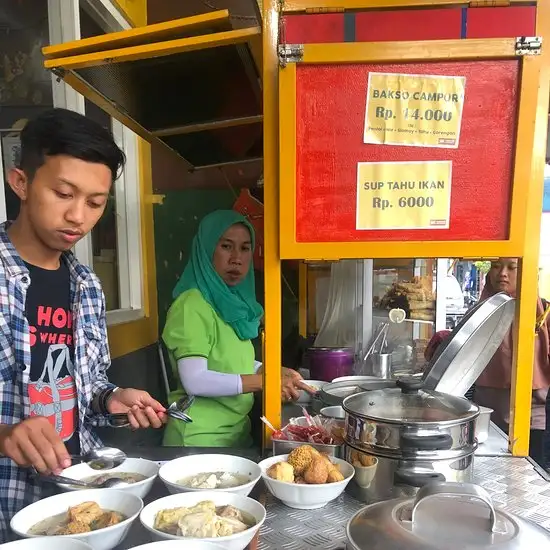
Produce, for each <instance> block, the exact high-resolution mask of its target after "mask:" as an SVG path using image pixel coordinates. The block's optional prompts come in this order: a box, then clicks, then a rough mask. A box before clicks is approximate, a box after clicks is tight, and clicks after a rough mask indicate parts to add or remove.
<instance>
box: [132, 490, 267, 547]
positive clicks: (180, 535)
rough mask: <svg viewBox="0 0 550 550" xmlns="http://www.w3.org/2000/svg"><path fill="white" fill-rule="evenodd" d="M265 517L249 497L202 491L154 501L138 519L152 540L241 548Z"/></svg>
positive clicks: (245, 545)
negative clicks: (204, 543) (203, 543)
mask: <svg viewBox="0 0 550 550" xmlns="http://www.w3.org/2000/svg"><path fill="white" fill-rule="evenodd" d="M265 517H266V510H265V508H264V507H263V506H262V505H261V504H260V503H259V502H257V501H256V500H254V499H252V498H250V497H244V496H242V495H237V494H235V493H228V492H221V491H217V492H211V491H204V492H194V493H178V494H173V495H170V496H167V497H164V498H160V499H158V500H155V501H154V502H152V503H151V504H148V505H147V506H146V507H145V508H144V509H143V511H142V512H141V514H140V521H141V524H142V525H143V527H144V528H145V529H146V530H147V531H149V535H150V536H151V538H152V539H153V540H154V541H155V540H156V541H162V540H176V541H178V542H179V543H180V545H181V548H186V547H187V548H190V549H191V548H193V544H194V543H195V542H199V541H200V542H207V543H213V544H219V545H220V546H221V547H222V548H225V550H244V549H245V548H246V547H247V546H248V545H249V544H250V542H251V541H252V539H253V538H254V536H255V535H256V533H257V532H258V531H259V530H260V528H261V526H262V525H263V523H264V521H265Z"/></svg>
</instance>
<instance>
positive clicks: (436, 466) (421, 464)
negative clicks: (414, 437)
mask: <svg viewBox="0 0 550 550" xmlns="http://www.w3.org/2000/svg"><path fill="white" fill-rule="evenodd" d="M343 453H344V458H345V460H346V461H347V462H349V463H350V464H353V465H354V467H355V476H354V478H353V480H352V481H351V483H350V485H348V488H349V490H348V492H349V493H350V494H351V495H352V496H353V497H355V498H356V499H357V500H359V501H361V502H366V503H369V504H370V503H372V502H379V501H381V500H388V499H392V498H406V497H413V496H414V495H415V494H416V493H417V491H418V490H419V488H421V487H424V486H425V485H427V484H429V483H433V482H435V481H450V482H460V483H470V482H472V481H473V474H474V453H473V452H472V453H468V454H465V455H464V456H462V457H461V458H451V459H440V460H419V459H414V460H406V459H401V458H388V457H384V456H380V455H378V456H375V455H372V454H370V453H365V452H363V451H360V450H358V449H354V448H353V447H351V446H350V445H345V447H344V450H343ZM366 457H367V458H366ZM368 457H370V460H371V462H373V464H372V465H368V466H364V465H363V462H364V463H366V464H368V463H369V458H368ZM365 458H366V460H365Z"/></svg>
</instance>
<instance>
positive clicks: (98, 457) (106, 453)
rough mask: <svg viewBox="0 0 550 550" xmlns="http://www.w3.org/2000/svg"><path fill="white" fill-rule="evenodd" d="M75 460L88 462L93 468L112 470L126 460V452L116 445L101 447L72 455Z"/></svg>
mask: <svg viewBox="0 0 550 550" xmlns="http://www.w3.org/2000/svg"><path fill="white" fill-rule="evenodd" d="M70 457H71V458H72V459H73V460H78V461H80V462H84V463H86V464H87V465H88V466H89V467H90V468H91V469H92V470H112V469H113V468H116V467H117V466H120V465H121V464H122V463H123V462H124V461H125V460H126V453H124V452H123V451H121V450H120V449H116V448H115V447H100V448H98V449H92V450H91V451H88V452H87V453H84V454H80V455H70Z"/></svg>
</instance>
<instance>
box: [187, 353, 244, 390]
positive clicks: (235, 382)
mask: <svg viewBox="0 0 550 550" xmlns="http://www.w3.org/2000/svg"><path fill="white" fill-rule="evenodd" d="M178 373H179V375H180V380H181V383H182V384H183V387H184V389H185V391H186V392H187V394H188V395H197V396H199V397H228V396H231V395H240V394H241V393H243V383H242V380H241V376H240V374H228V373H224V372H216V371H213V370H208V362H207V360H206V359H205V358H204V357H184V358H183V359H179V360H178Z"/></svg>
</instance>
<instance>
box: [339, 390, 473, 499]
mask: <svg viewBox="0 0 550 550" xmlns="http://www.w3.org/2000/svg"><path fill="white" fill-rule="evenodd" d="M397 385H398V388H396V389H386V390H380V391H372V392H363V393H360V394H356V395H352V396H350V397H347V398H346V399H345V400H344V403H343V408H344V410H345V412H346V424H345V441H346V445H347V449H346V451H345V454H346V458H347V459H348V460H349V461H351V462H352V463H353V459H352V457H351V454H352V453H353V452H355V453H365V454H366V455H367V456H372V457H374V458H376V460H377V467H376V472H375V473H374V475H373V478H372V480H371V481H370V483H368V485H366V486H363V487H361V486H360V485H359V484H357V483H355V491H354V490H353V489H352V487H350V491H352V492H354V493H356V496H358V498H361V500H366V501H367V502H373V501H378V500H383V499H387V498H395V497H396V496H406V495H413V494H415V493H416V491H417V490H418V488H419V487H422V486H424V485H425V484H426V483H429V482H432V481H437V480H439V481H471V479H472V474H473V455H474V452H475V450H476V448H477V442H476V439H475V422H476V418H477V417H478V415H479V408H478V407H477V406H476V405H474V404H472V403H470V402H469V401H468V400H467V399H464V398H461V397H455V396H452V395H447V394H444V393H440V392H434V391H425V390H423V389H422V382H419V381H405V380H400V381H398V382H397ZM363 478H364V476H361V475H359V476H356V479H357V480H359V482H360V480H361V479H363ZM363 485H364V484H363Z"/></svg>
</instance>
